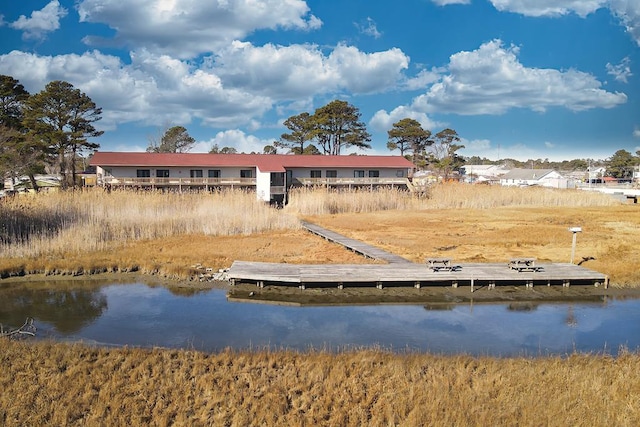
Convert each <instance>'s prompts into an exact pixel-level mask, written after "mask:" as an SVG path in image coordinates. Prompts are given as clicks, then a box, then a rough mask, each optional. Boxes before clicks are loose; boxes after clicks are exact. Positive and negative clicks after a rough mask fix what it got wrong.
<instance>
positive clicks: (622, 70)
mask: <svg viewBox="0 0 640 427" xmlns="http://www.w3.org/2000/svg"><path fill="white" fill-rule="evenodd" d="M630 64H631V60H630V59H629V57H628V56H627V57H625V58H623V59H622V61H621V62H620V63H619V64H617V65H612V64H610V63H607V74H609V75H612V76H613V78H614V79H616V80H617V81H619V82H623V83H627V79H628V78H629V77H631V76H632V75H633V74H632V73H631V65H630Z"/></svg>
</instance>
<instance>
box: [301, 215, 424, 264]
mask: <svg viewBox="0 0 640 427" xmlns="http://www.w3.org/2000/svg"><path fill="white" fill-rule="evenodd" d="M301 223H302V226H303V227H304V228H306V229H307V230H308V231H310V232H311V233H313V234H316V235H318V236H320V237H322V238H324V239H327V240H329V241H330V242H334V243H337V244H339V245H342V246H344V247H345V248H347V249H349V250H352V251H353V252H355V253H357V254H360V255H362V256H364V257H367V258H371V259H376V260H381V261H386V262H388V263H389V264H413V263H412V262H411V261H409V260H408V259H406V258H402V257H401V256H399V255H395V254H392V253H389V252H387V251H384V250H382V249H380V248H376V247H375V246H371V245H369V244H367V243H364V242H361V241H359V240H355V239H350V238H348V237H346V236H343V235H342V234H338V233H336V232H335V231H331V230H327V229H326V228H324V227H320V226H319V225H316V224H311V223H310V222H305V221H302V222H301Z"/></svg>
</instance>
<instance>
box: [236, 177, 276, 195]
mask: <svg viewBox="0 0 640 427" xmlns="http://www.w3.org/2000/svg"><path fill="white" fill-rule="evenodd" d="M238 174H239V172H238ZM256 194H257V196H258V200H262V201H264V202H268V201H270V200H271V173H270V172H260V171H259V170H258V172H257V173H256Z"/></svg>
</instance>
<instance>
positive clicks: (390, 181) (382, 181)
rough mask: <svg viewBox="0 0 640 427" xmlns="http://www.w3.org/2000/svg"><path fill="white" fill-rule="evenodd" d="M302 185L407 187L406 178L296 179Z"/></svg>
mask: <svg viewBox="0 0 640 427" xmlns="http://www.w3.org/2000/svg"><path fill="white" fill-rule="evenodd" d="M297 180H298V182H300V184H302V185H329V186H338V185H407V183H408V180H407V178H399V177H390V178H366V177H365V178H297Z"/></svg>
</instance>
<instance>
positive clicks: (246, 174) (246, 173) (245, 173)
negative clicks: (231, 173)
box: [240, 169, 253, 178]
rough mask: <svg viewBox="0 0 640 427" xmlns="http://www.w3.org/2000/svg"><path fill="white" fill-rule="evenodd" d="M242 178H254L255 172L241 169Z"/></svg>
mask: <svg viewBox="0 0 640 427" xmlns="http://www.w3.org/2000/svg"><path fill="white" fill-rule="evenodd" d="M240 178H253V171H252V170H251V169H241V170H240Z"/></svg>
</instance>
